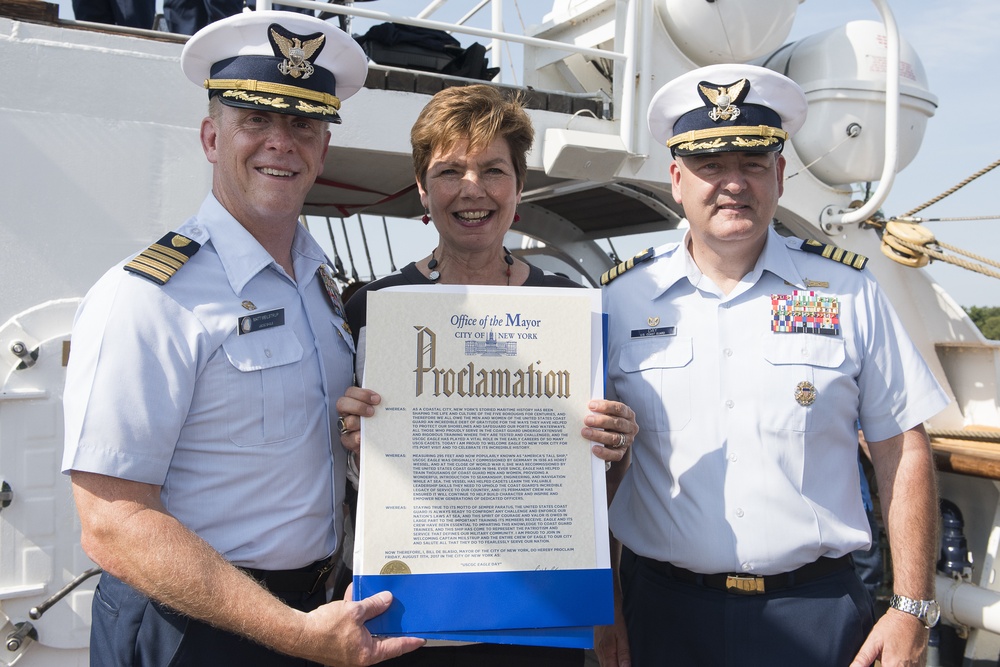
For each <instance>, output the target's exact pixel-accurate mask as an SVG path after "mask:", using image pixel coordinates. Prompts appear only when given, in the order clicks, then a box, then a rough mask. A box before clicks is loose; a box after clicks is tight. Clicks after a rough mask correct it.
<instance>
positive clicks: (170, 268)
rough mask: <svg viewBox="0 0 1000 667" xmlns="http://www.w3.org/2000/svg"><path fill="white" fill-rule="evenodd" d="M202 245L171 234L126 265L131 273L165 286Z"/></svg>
mask: <svg viewBox="0 0 1000 667" xmlns="http://www.w3.org/2000/svg"><path fill="white" fill-rule="evenodd" d="M199 248H201V244H200V243H198V242H197V241H192V240H191V239H189V238H188V237H186V236H182V235H180V234H177V233H176V232H170V233H169V234H167V235H166V236H164V237H163V238H162V239H160V240H159V241H157V242H156V243H154V244H153V245H151V246H149V247H148V248H146V249H145V250H143V251H142V252H140V253H139V254H138V255H136V256H135V258H134V259H133V260H132V261H131V262H129V263H128V264H126V265H125V270H126V271H128V272H129V273H134V274H136V275H139V276H142V277H143V278H148V279H149V280H152V281H153V282H154V283H156V284H157V285H165V284H166V282H167V281H168V280H170V278H172V277H173V275H174V274H175V273H177V271H178V270H179V269H180V268H181V267H182V266H184V263H185V262H187V261H188V260H189V259H191V258H192V257H194V254H195V253H196V252H198V249H199Z"/></svg>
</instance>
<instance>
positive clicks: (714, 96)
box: [698, 79, 748, 121]
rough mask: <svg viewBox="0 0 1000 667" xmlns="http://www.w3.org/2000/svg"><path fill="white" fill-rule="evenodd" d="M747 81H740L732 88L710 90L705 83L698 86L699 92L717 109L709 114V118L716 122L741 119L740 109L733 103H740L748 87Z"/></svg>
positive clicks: (721, 87)
mask: <svg viewBox="0 0 1000 667" xmlns="http://www.w3.org/2000/svg"><path fill="white" fill-rule="evenodd" d="M747 85H748V82H747V80H746V79H740V80H739V81H737V82H736V83H734V84H732V85H730V86H718V87H716V88H710V87H709V86H707V85H705V84H704V83H700V84H698V90H700V91H701V94H702V95H704V96H705V99H707V100H708V101H709V102H710V103H712V104H713V105H714V106H715V108H714V109H712V110H711V111H710V112H708V117H709V118H711V119H712V120H714V121H720V120H730V119H734V118H739V116H740V109H739V107H737V106H735V105H734V104H733V102H736V101H739V100H740V99H741V95H743V92H744V89H745V88H746V87H747Z"/></svg>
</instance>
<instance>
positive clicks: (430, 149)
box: [410, 84, 535, 188]
mask: <svg viewBox="0 0 1000 667" xmlns="http://www.w3.org/2000/svg"><path fill="white" fill-rule="evenodd" d="M498 137H500V138H503V139H506V140H507V144H508V145H509V146H510V154H511V155H510V156H511V160H512V161H513V162H514V172H515V175H516V177H517V185H518V187H519V188H520V187H523V186H524V179H525V176H526V175H527V172H528V158H527V155H528V150H529V149H530V148H531V142H532V141H533V140H534V138H535V130H534V128H533V127H532V126H531V119H530V118H528V114H527V112H525V110H524V104H523V102H522V99H521V96H520V95H519V94H518V95H515V96H510V95H507V94H505V93H502V92H500V90H499V89H497V88H494V87H493V86H487V85H484V84H475V85H471V86H454V87H451V88H445V89H444V90H442V91H440V92H439V93H437V94H436V95H434V97H432V98H431V101H430V102H428V103H427V106H425V107H424V108H423V110H422V111H421V112H420V115H419V116H418V117H417V122H416V123H414V124H413V129H411V130H410V144H411V145H412V147H413V170H414V173H415V174H416V177H417V180H418V181H420V183H421V184H424V177H425V176H426V175H427V168H428V167H429V166H430V162H431V157H432V156H433V155H434V154H435V152H437V151H441V152H444V153H446V152H448V151H450V150H451V149H452V148H454V147H455V145H456V144H457V143H459V142H460V141H468V142H469V151H470V152H473V153H474V152H477V151H480V150H483V149H484V148H486V147H487V146H489V145H490V143H492V142H493V140H494V139H496V138H498Z"/></svg>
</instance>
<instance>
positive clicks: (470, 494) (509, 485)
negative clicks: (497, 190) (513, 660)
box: [354, 285, 613, 646]
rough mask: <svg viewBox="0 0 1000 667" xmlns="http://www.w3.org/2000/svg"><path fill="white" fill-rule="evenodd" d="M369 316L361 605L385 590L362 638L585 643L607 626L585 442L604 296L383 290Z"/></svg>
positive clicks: (601, 502) (599, 387) (602, 540)
mask: <svg viewBox="0 0 1000 667" xmlns="http://www.w3.org/2000/svg"><path fill="white" fill-rule="evenodd" d="M367 311H368V319H367V327H366V330H365V336H364V347H365V350H364V353H363V354H364V359H365V368H364V379H363V386H365V387H367V388H369V389H372V390H374V391H376V392H378V393H379V394H380V395H381V396H382V403H381V404H380V405H379V406H377V407H376V410H375V416H374V417H371V418H368V419H365V420H363V423H362V429H361V438H362V445H361V451H362V460H361V480H360V487H359V502H358V526H357V532H356V538H355V557H354V576H355V598H356V599H360V598H363V597H366V596H368V595H371V594H373V593H376V592H379V591H382V590H389V591H392V593H393V595H394V596H395V600H394V602H393V605H392V607H391V608H390V610H389V611H388V612H386V613H385V614H383V615H382V616H379V617H378V618H376V619H372V621H370V622H369V628H370V629H371V630H372V632H377V633H380V634H410V635H417V636H427V637H436V638H452V639H470V640H479V641H505V642H509V643H531V644H549V645H581V646H589V643H590V641H591V640H590V636H591V628H592V626H594V625H598V624H607V623H611V622H612V620H613V617H612V591H611V574H610V561H609V555H608V527H607V503H606V494H605V481H604V474H605V473H604V463H603V461H601V460H600V459H597V458H596V457H595V456H593V454H592V453H591V452H590V447H591V443H590V442H588V441H587V440H585V439H584V438H583V437H582V436H581V435H580V429H581V428H582V427H583V420H584V416H585V415H586V414H587V413H588V412H589V410H588V408H587V404H588V402H589V401H590V399H591V398H593V397H597V398H601V397H603V388H604V387H603V384H604V383H603V378H604V371H603V317H602V313H601V297H600V291H599V290H594V289H572V288H542V287H513V288H512V287H486V286H450V285H448V286H446V285H434V286H408V287H395V288H388V289H384V290H380V291H377V292H372V293H369V294H368V306H367ZM491 633H495V634H491ZM491 637H500V639H493V638H491ZM553 638H554V639H553ZM574 638H575V639H574ZM581 642H582V643H581Z"/></svg>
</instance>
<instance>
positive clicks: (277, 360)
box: [222, 330, 302, 373]
mask: <svg viewBox="0 0 1000 667" xmlns="http://www.w3.org/2000/svg"><path fill="white" fill-rule="evenodd" d="M222 348H223V349H224V350H225V352H226V356H227V357H228V358H229V363H231V364H232V365H233V367H235V368H236V369H237V370H240V371H242V372H244V373H250V372H252V371H260V370H264V369H267V368H276V367H278V366H284V365H286V364H294V363H295V362H297V361H300V360H301V359H302V345H301V344H300V343H299V339H298V338H296V337H295V333H294V332H293V331H291V330H278V331H254V332H252V333H249V334H244V335H242V336H232V337H230V338H229V339H228V340H227V341H226V342H224V343H223V344H222Z"/></svg>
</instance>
